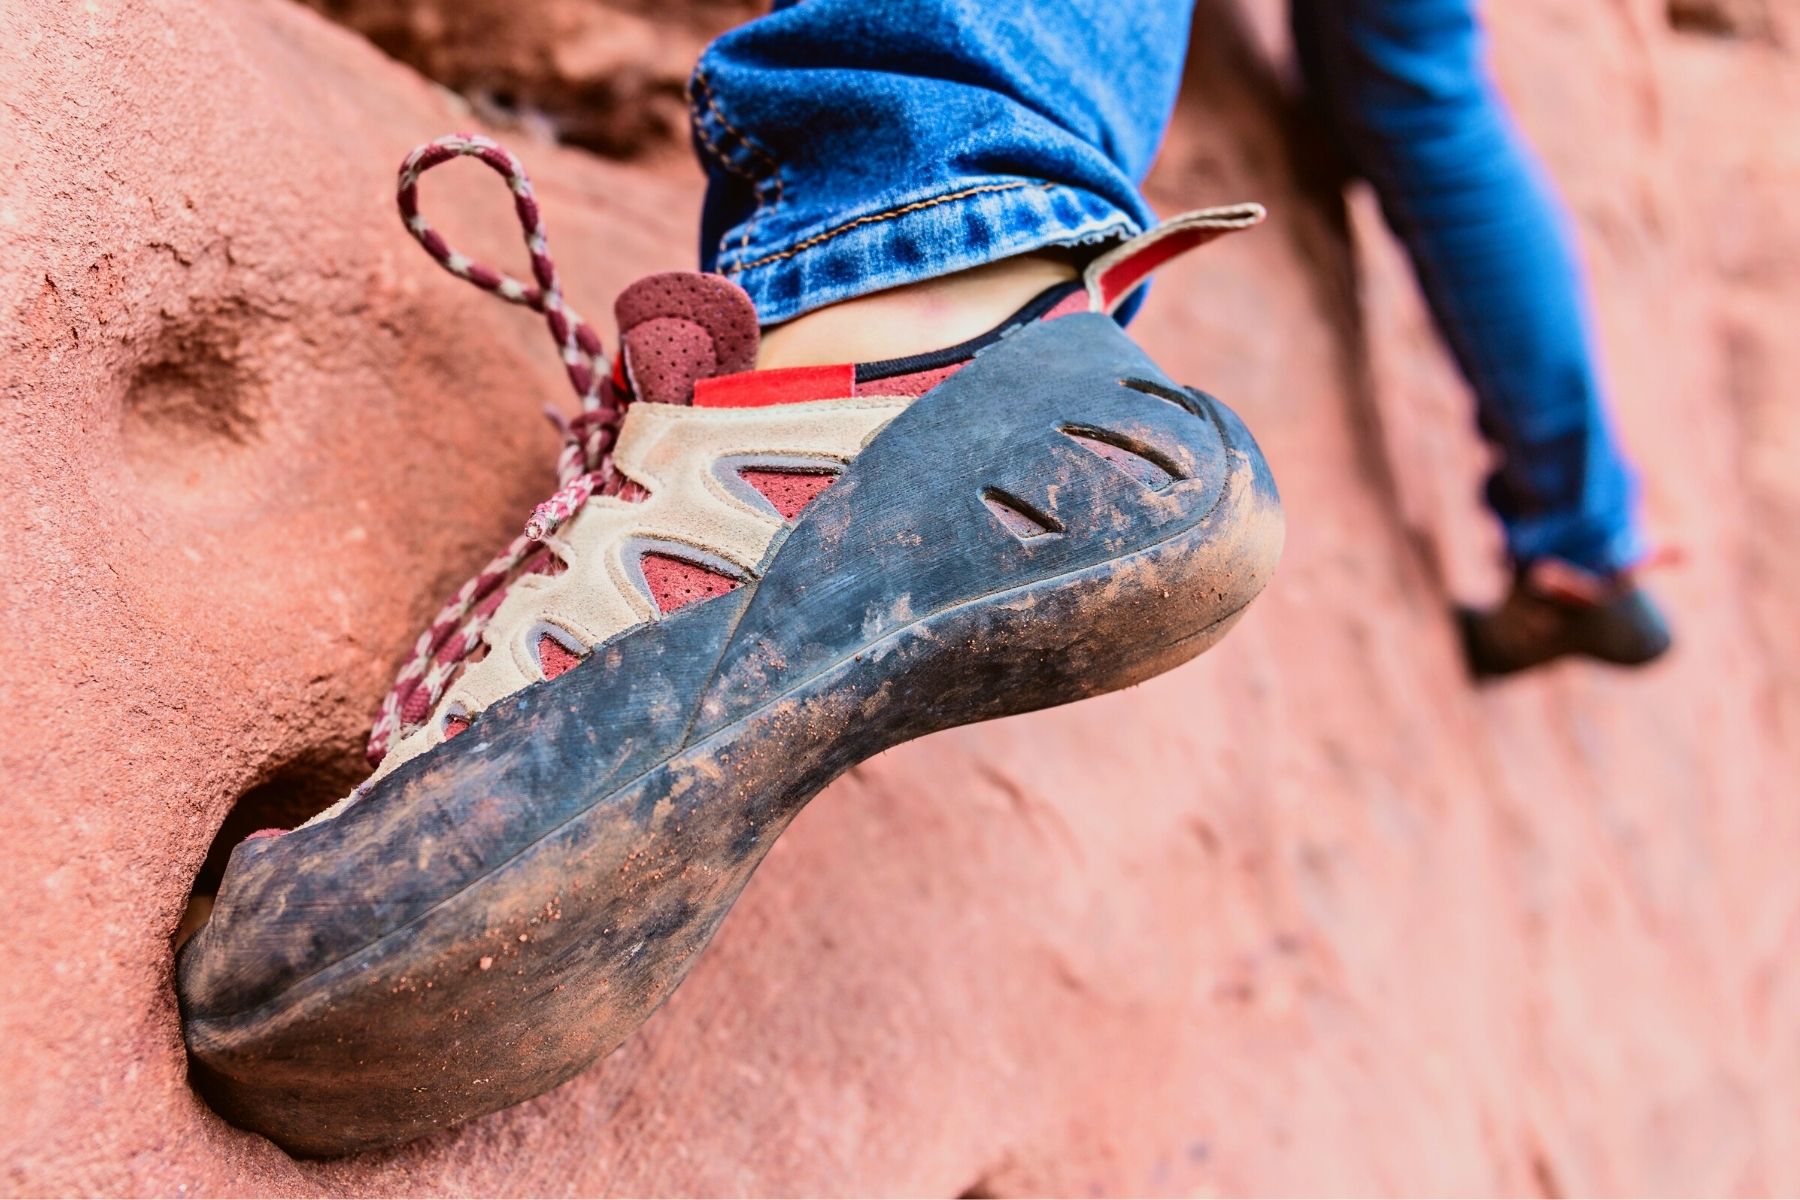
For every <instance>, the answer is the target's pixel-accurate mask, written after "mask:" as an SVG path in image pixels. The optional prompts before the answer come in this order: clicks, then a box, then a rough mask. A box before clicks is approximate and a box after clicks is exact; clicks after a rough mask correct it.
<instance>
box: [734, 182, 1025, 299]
mask: <svg viewBox="0 0 1800 1200" xmlns="http://www.w3.org/2000/svg"><path fill="white" fill-rule="evenodd" d="M1030 186H1031V184H1030V183H1028V182H1026V181H1025V180H1023V179H1017V180H1013V181H1012V182H1010V183H984V184H980V185H978V186H976V187H972V188H964V189H963V190H962V191H960V192H951V193H949V194H948V195H944V196H934V197H932V198H931V199H929V200H915V201H914V202H913V203H911V204H904V205H901V206H900V207H899V208H890V209H888V210H887V211H886V212H879V213H870V214H869V215H867V216H863V217H858V218H856V219H855V220H854V221H846V222H844V223H843V224H842V225H839V226H836V227H835V228H832V229H827V230H826V231H825V232H824V233H818V234H814V235H813V236H812V237H809V238H807V239H806V240H805V241H803V242H799V243H796V244H795V245H792V246H789V247H788V248H787V249H786V250H781V251H778V252H776V253H774V254H766V255H764V256H763V257H761V258H759V259H757V260H756V261H755V262H744V261H742V258H743V256H742V255H741V254H740V255H739V256H738V257H739V261H738V262H737V263H736V264H734V265H732V266H729V267H721V268H720V272H721V273H722V274H725V275H739V274H742V273H743V272H745V271H748V270H751V269H753V268H756V267H764V266H767V265H768V264H770V263H772V262H780V261H781V260H782V259H784V258H792V257H793V256H794V255H796V254H799V253H800V252H801V251H802V250H810V249H812V248H813V247H814V246H817V245H819V244H820V243H821V242H828V241H830V240H831V239H832V238H834V237H837V236H838V235H839V234H841V233H849V232H850V231H851V230H852V229H855V228H857V227H859V226H862V225H872V224H875V223H876V222H878V221H888V220H892V219H893V218H895V217H900V216H905V215H906V214H907V213H910V212H917V211H919V210H920V209H922V208H931V207H932V206H933V205H937V204H947V203H949V202H950V201H952V200H963V199H966V198H967V197H969V196H976V195H980V194H981V193H983V192H1010V191H1012V190H1013V189H1015V188H1022V187H1030ZM1037 186H1038V187H1040V188H1044V189H1045V190H1049V189H1050V188H1052V187H1054V186H1055V185H1054V184H1050V183H1040V184H1038V185H1037Z"/></svg>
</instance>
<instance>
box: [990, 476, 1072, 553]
mask: <svg viewBox="0 0 1800 1200" xmlns="http://www.w3.org/2000/svg"><path fill="white" fill-rule="evenodd" d="M981 502H982V503H983V504H985V505H987V509H988V511H989V512H991V513H993V514H994V519H995V520H997V521H999V522H1000V524H1002V525H1004V526H1005V527H1006V531H1007V532H1008V533H1010V534H1012V535H1013V536H1014V537H1016V538H1018V539H1019V540H1020V541H1022V542H1028V541H1030V540H1031V539H1033V538H1041V537H1054V536H1056V535H1057V534H1060V533H1061V532H1062V526H1061V525H1060V524H1058V523H1057V520H1056V518H1055V517H1052V516H1049V515H1048V514H1046V513H1042V512H1039V511H1038V510H1037V508H1035V507H1034V506H1032V505H1030V504H1027V503H1026V502H1025V501H1023V500H1021V499H1019V498H1018V497H1017V496H1013V495H1009V494H1008V493H1006V492H1003V491H1001V490H1000V489H999V488H986V489H984V490H983V491H982V493H981Z"/></svg>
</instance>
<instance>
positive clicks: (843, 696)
mask: <svg viewBox="0 0 1800 1200" xmlns="http://www.w3.org/2000/svg"><path fill="white" fill-rule="evenodd" d="M1109 448H1110V449H1109ZM1097 451H1100V452H1097ZM1281 541H1282V521H1281V510H1280V503H1279V500H1278V498H1277V496H1276V492H1275V488H1274V484H1273V481H1272V480H1271V478H1270V475H1269V471H1268V467H1267V464H1266V463H1265V462H1264V461H1263V458H1262V455H1261V453H1260V452H1259V451H1258V450H1257V448H1256V445H1255V443H1254V442H1253V441H1252V440H1251V438H1250V436H1249V434H1248V432H1247V431H1246V430H1245V429H1244V427H1243V426H1242V424H1241V423H1239V421H1238V420H1237V418H1236V417H1235V416H1233V415H1232V414H1231V413H1230V412H1229V411H1228V410H1227V409H1225V408H1224V407H1223V406H1222V405H1220V404H1218V403H1217V402H1216V401H1213V400H1211V399H1210V398H1208V397H1205V396H1203V395H1201V394H1199V393H1196V392H1192V391H1188V390H1185V389H1182V388H1179V387H1177V386H1176V385H1175V384H1173V383H1171V382H1170V381H1169V380H1167V379H1166V378H1164V377H1163V376H1162V374H1161V373H1160V372H1159V371H1158V370H1157V369H1156V367H1155V366H1154V365H1153V364H1152V363H1151V362H1150V361H1149V360H1148V359H1147V358H1146V357H1145V356H1144V355H1143V354H1142V353H1141V352H1140V351H1139V350H1138V349H1137V348H1136V347H1135V346H1134V345H1132V343H1131V342H1130V341H1129V340H1128V339H1127V338H1125V336H1124V335H1123V334H1122V333H1121V332H1120V331H1119V329H1118V327H1117V326H1116V325H1115V324H1114V323H1113V322H1112V321H1111V320H1110V319H1109V318H1106V317H1102V316H1097V315H1096V316H1075V317H1066V318H1062V319H1060V320H1057V321H1055V322H1050V323H1046V324H1038V325H1033V326H1029V327H1027V328H1025V329H1023V330H1021V331H1019V332H1018V333H1016V334H1014V335H1012V336H1010V337H1007V338H1005V339H1004V340H1002V341H1001V342H999V343H998V344H996V345H994V346H992V347H990V348H988V349H987V350H985V351H983V352H982V354H981V355H980V356H979V357H978V358H977V359H976V360H975V361H974V362H973V363H972V364H971V365H970V366H968V367H967V368H965V369H964V370H962V371H961V372H959V373H958V374H956V375H955V376H953V377H952V378H951V379H950V380H948V381H947V382H946V383H944V384H943V385H941V386H940V387H939V388H937V389H936V390H934V391H933V392H931V393H929V394H928V395H926V396H925V397H923V398H921V399H920V400H919V401H918V402H917V403H915V404H914V405H913V406H912V407H911V408H910V409H908V410H907V411H906V412H905V413H904V414H902V415H901V416H900V417H899V418H897V419H896V420H895V421H894V422H892V423H891V424H890V425H888V426H887V427H886V428H885V429H884V430H883V431H882V432H881V433H880V434H879V435H878V436H877V437H876V438H875V439H874V440H873V441H872V442H871V443H870V444H869V446H868V447H867V448H866V449H865V450H864V451H863V453H862V454H861V455H860V456H859V457H858V458H857V459H856V461H855V462H854V463H853V464H852V465H851V467H850V469H849V470H848V471H847V472H846V473H845V475H844V477H843V478H841V479H840V480H839V481H838V482H836V483H835V484H833V485H832V486H831V487H830V488H829V489H827V490H826V491H825V492H824V493H823V494H822V495H821V496H820V497H819V499H818V500H816V501H814V502H813V504H811V505H810V506H809V507H808V508H807V509H806V511H805V512H804V514H803V515H802V519H801V520H800V521H799V522H798V523H797V524H796V525H795V526H794V527H793V528H792V529H791V530H789V531H788V533H787V536H786V537H785V539H782V540H780V541H779V542H778V544H777V545H775V546H774V547H772V548H771V551H770V554H769V557H768V559H767V561H766V562H765V563H764V565H763V569H762V570H761V572H760V573H759V576H758V578H757V579H755V580H754V581H752V582H750V583H748V584H746V585H745V586H743V587H741V588H739V589H737V590H736V591H734V592H731V593H729V594H728V595H725V596H721V597H718V598H717V599H714V600H710V601H707V602H704V603H701V604H697V605H694V606H692V607H690V608H687V609H684V610H682V611H680V612H678V613H676V614H674V615H672V616H670V617H669V618H667V619H665V620H663V621H660V622H657V623H655V624H652V625H647V626H642V627H639V628H637V629H634V630H631V631H629V632H627V633H625V634H622V635H620V636H619V637H618V638H616V639H614V640H613V641H611V642H609V643H606V644H604V645H602V646H601V647H599V648H598V649H597V650H596V651H595V653H594V654H592V655H591V656H590V657H589V658H588V660H586V661H585V662H583V663H582V665H581V666H579V667H577V668H575V669H574V670H571V671H569V672H567V673H566V674H564V675H561V676H559V677H558V678H557V679H555V680H554V681H552V682H549V683H545V684H539V685H535V686H532V687H529V688H526V689H525V690H524V691H522V692H520V693H518V694H517V695H516V696H514V697H511V698H509V699H508V700H506V701H504V702H502V703H500V704H498V705H496V706H495V707H494V708H492V709H490V710H489V711H488V712H486V713H484V714H483V715H482V716H481V718H480V719H479V720H478V721H477V722H476V724H475V725H474V726H472V727H471V728H470V729H469V730H468V731H467V732H465V733H464V734H463V735H461V736H460V737H458V738H457V739H456V740H455V741H453V742H449V743H447V744H445V745H444V746H442V747H440V748H439V749H437V750H435V751H434V752H432V753H431V754H428V755H425V756H423V757H422V758H420V759H417V760H415V761H413V762H411V763H408V764H407V765H406V766H405V767H403V768H401V769H400V770H399V771H397V772H395V773H394V774H393V775H391V776H389V777H388V778H386V779H385V780H383V781H382V783H381V784H380V785H378V786H377V787H375V788H374V789H372V790H371V791H370V793H369V794H368V795H366V796H365V797H364V798H363V799H362V800H361V801H359V802H358V803H357V804H355V805H354V806H352V807H351V808H349V809H348V810H346V811H345V812H344V813H343V814H341V815H340V816H338V817H337V818H335V819H333V820H330V821H326V822H322V823H319V824H316V825H312V826H308V827H306V828H303V829H300V830H297V831H295V832H293V833H290V834H288V835H286V836H284V837H281V838H273V839H261V840H257V841H252V842H248V843H245V844H244V845H241V846H239V847H238V849H237V851H236V852H235V853H234V854H233V856H232V860H231V864H230V867H229V869H228V870H227V872H226V875H225V879H224V882H223V885H222V887H221V889H220V892H219V896H218V901H217V903H216V905H215V907H214V909H213V914H212V918H211V920H210V922H209V923H208V924H207V926H206V927H205V928H203V929H202V930H201V931H200V932H199V933H197V934H196V935H195V936H194V938H193V939H192V940H191V941H190V942H189V943H188V944H187V945H186V946H185V947H184V948H183V951H182V953H181V956H180V961H179V965H178V989H179V993H180V1000H181V1011H182V1018H183V1028H184V1032H185V1034H186V1038H187V1043H188V1047H189V1051H190V1054H191V1056H192V1065H193V1075H194V1078H195V1080H196V1082H197V1083H198V1085H199V1086H200V1088H201V1090H202V1092H203V1093H204V1094H205V1095H206V1097H207V1098H208V1099H209V1100H210V1101H211V1102H212V1104H213V1105H214V1107H215V1108H216V1109H217V1110H218V1111H219V1112H220V1113H222V1114H223V1115H224V1116H225V1117H226V1118H227V1119H229V1120H231V1121H233V1122H234V1123H236V1124H239V1125H242V1126H244V1127H246V1128H249V1129H253V1130H256V1131H258V1132H260V1133H263V1134H265V1135H267V1136H268V1137H270V1138H271V1139H273V1140H274V1141H276V1142H277V1143H279V1144H280V1145H282V1146H283V1147H285V1148H287V1149H288V1150H290V1151H292V1152H294V1153H298V1154H307V1155H329V1154H340V1153H345V1152H349V1151H353V1150H360V1149H368V1148H373V1147H378V1146H384V1145H391V1144H394V1143H397V1142H402V1141H406V1140H408V1139H411V1138H414V1137H418V1136H420V1135H422V1134H424V1133H428V1132H430V1131H432V1130H436V1129H441V1128H443V1127H445V1126H448V1125H452V1124H454V1123H456V1122H459V1121H463V1120H467V1119H468V1118H470V1117H474V1116H479V1115H481V1114H483V1113H487V1112H492V1111H494V1110H496V1109H499V1108H503V1107H505V1106H507V1105H510V1104H513V1103H516V1102H518V1101H520V1100H523V1099H526V1098H528V1097H530V1096H534V1095H537V1094H539V1093H541V1092H544V1091H546V1090H548V1089H550V1088H552V1087H554V1086H556V1085H557V1084H559V1083H561V1082H562V1081H564V1080H566V1079H568V1078H569V1077H570V1076H572V1075H574V1074H575V1073H577V1072H579V1071H580V1070H582V1069H583V1068H584V1067H586V1066H587V1065H589V1064H590V1063H592V1062H593V1061H594V1060H595V1059H597V1058H599V1057H601V1056H602V1055H604V1054H606V1053H608V1052H609V1051H611V1050H612V1049H613V1048H614V1047H615V1046H617V1045H618V1044H619V1042H621V1041H622V1040H623V1039H624V1038H625V1037H626V1036H628V1035H629V1034H630V1033H631V1032H632V1031H633V1030H635V1029H636V1028H637V1027H638V1025H639V1024H641V1023H642V1022H643V1020H644V1019H645V1018H646V1017H647V1016H648V1015H649V1014H650V1013H651V1012H652V1011H653V1010H654V1009H655V1008H656V1006H657V1005H658V1004H660V1003H661V1002H662V1001H663V999H664V998H666V997H667V996H668V994H669V993H670V991H672V990H673V989H674V987H675V986H676V985H677V984H678V983H679V982H680V981H681V979H682V977H683V976H684V975H685V974H686V972H687V970H688V968H689V966H690V965H691V964H692V962H693V960H694V957H695V956H696V955H697V954H698V952H699V951H700V950H701V949H702V948H703V947H704V946H705V945H706V943H707V941H708V940H709V939H710V938H711V937H712V934H713V931H714V930H715V929H716V928H717V927H718V925H719V922H720V921H721V920H723V919H724V916H725V914H726V912H727V911H728V910H729V908H730V906H731V904H732V902H733V901H734V900H735V899H736V898H737V895H738V893H739V892H740V890H741V889H742V888H743V886H744V883H745V882H746V881H747V880H748V878H749V876H750V873H751V872H752V871H753V870H754V869H755V867H756V865H757V863H758V862H760V861H761V859H762V856H763V854H764V853H765V852H766V851H767V850H768V848H769V846H770V844H771V843H772V842H773V841H774V839H775V838H776V837H777V836H778V835H779V834H780V833H781V832H782V830H783V829H785V828H786V826H787V824H788V822H789V821H790V820H792V818H793V817H794V815H795V814H796V813H797V812H798V811H799V810H800V809H801V808H802V807H803V806H804V805H805V804H806V802H807V801H808V800H810V799H811V798H812V797H813V796H814V795H815V794H817V793H818V791H819V790H820V789H821V788H823V787H824V786H825V785H826V784H827V783H829V782H830V781H831V780H832V779H833V778H835V777H836V776H837V775H839V774H840V773H842V772H843V771H845V770H847V769H848V768H849V767H851V766H853V765H854V764H856V763H857V762H860V761H862V760H863V759H865V758H868V757H869V756H871V755H873V754H876V753H878V752H879V751H881V750H883V749H886V748H888V747H890V746H893V745H896V744H898V743H900V742H904V741H907V740H909V739H911V738H916V737H920V736H923V735H924V734H927V733H931V732H933V731H935V730H939V729H944V728H948V727H950V726H954V725H961V724H967V723H970V722H973V721H980V720H985V719H988V718H990V717H998V716H1004V715H1008V714H1011V713H1017V712H1024V711H1028V710H1031V709H1036V708H1043V707H1047V706H1049V705H1054V704H1062V703H1066V702H1068V701H1071V700H1078V699H1081V698H1083V697H1086V696H1092V695H1096V694H1099V693H1102V692H1106V691H1111V690H1113V689H1116V688H1120V687H1125V686H1127V685H1129V684H1132V683H1136V682H1138V681H1140V680H1143V679H1146V678H1149V677H1150V676H1153V675H1156V674H1158V673H1160V672H1162V671H1164V670H1167V669H1169V668H1170V667H1173V666H1175V665H1177V664H1179V663H1181V662H1183V661H1185V660H1187V659H1189V658H1191V657H1193V656H1194V655H1196V654H1198V653H1200V652H1201V651H1202V650H1204V649H1206V648H1207V647H1208V646H1210V645H1212V644H1213V643H1214V642H1215V641H1217V640H1218V638H1219V637H1221V636H1223V634H1224V632H1225V631H1226V629H1228V628H1229V627H1230V625H1231V624H1232V623H1233V622H1234V621H1235V620H1236V618H1237V617H1238V615H1239V613H1240V612H1241V611H1242V610H1243V608H1244V606H1245V605H1246V604H1248V603H1249V602H1250V600H1251V599H1252V598H1253V597H1254V596H1255V595H1256V594H1257V593H1258V592H1259V591H1260V590H1261V589H1262V587H1263V586H1264V584H1265V583H1266V582H1267V580H1268V578H1269V576H1270V574H1271V572H1272V571H1273V569H1274V566H1275V562H1276V559H1277V558H1278V556H1279V554H1280V547H1281Z"/></svg>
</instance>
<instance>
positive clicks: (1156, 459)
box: [1062, 425, 1187, 492]
mask: <svg viewBox="0 0 1800 1200" xmlns="http://www.w3.org/2000/svg"><path fill="white" fill-rule="evenodd" d="M1062 432H1063V434H1064V435H1065V436H1066V437H1068V438H1069V439H1070V440H1072V441H1074V442H1076V443H1078V444H1079V445H1081V446H1082V447H1084V448H1086V449H1088V450H1091V451H1093V452H1094V453H1095V454H1097V455H1099V456H1100V457H1101V458H1103V459H1105V460H1106V461H1107V462H1109V463H1111V464H1112V465H1113V466H1115V467H1117V468H1118V469H1119V470H1121V471H1123V472H1125V474H1127V475H1129V476H1131V477H1132V478H1133V479H1135V480H1137V481H1138V482H1139V483H1141V484H1143V485H1144V486H1145V487H1147V488H1149V489H1150V490H1151V491H1153V492H1162V491H1167V490H1168V489H1169V488H1170V487H1171V486H1172V485H1173V484H1174V483H1175V482H1176V481H1177V480H1179V479H1185V478H1187V476H1185V475H1183V474H1182V471H1181V468H1180V467H1178V466H1176V465H1175V462H1174V460H1172V459H1171V458H1169V456H1168V455H1166V454H1164V453H1163V452H1162V451H1160V450H1158V449H1157V448H1156V447H1154V446H1148V445H1145V444H1144V443H1143V442H1140V441H1139V440H1137V439H1136V438H1133V437H1127V436H1126V435H1124V434H1122V433H1115V432H1113V431H1112V430H1109V429H1096V428H1093V427H1092V426H1088V425H1064V426H1063V427H1062Z"/></svg>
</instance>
